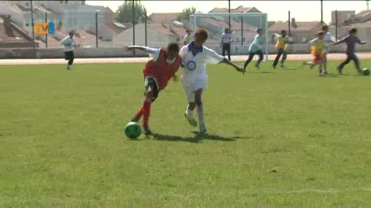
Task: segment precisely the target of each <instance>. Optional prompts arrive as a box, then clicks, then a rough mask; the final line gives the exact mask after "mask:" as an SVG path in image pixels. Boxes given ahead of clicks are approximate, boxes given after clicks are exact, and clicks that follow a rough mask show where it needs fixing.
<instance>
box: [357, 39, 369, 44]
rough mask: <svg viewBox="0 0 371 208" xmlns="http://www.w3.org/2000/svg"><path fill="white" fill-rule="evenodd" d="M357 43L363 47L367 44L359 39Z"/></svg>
mask: <svg viewBox="0 0 371 208" xmlns="http://www.w3.org/2000/svg"><path fill="white" fill-rule="evenodd" d="M357 43H358V44H361V45H364V44H367V42H366V41H361V40H360V39H359V38H357Z"/></svg>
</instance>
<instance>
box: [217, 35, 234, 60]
mask: <svg viewBox="0 0 371 208" xmlns="http://www.w3.org/2000/svg"><path fill="white" fill-rule="evenodd" d="M232 42H233V40H232V33H231V32H230V31H229V29H228V28H225V30H224V33H223V34H222V39H221V43H220V45H221V46H222V49H223V50H222V51H223V52H222V55H223V56H225V52H227V54H228V60H231V43H232Z"/></svg>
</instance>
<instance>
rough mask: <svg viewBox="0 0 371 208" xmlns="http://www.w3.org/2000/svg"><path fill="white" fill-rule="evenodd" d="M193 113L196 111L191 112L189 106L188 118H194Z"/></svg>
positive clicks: (187, 109) (187, 110)
mask: <svg viewBox="0 0 371 208" xmlns="http://www.w3.org/2000/svg"><path fill="white" fill-rule="evenodd" d="M193 112H194V110H190V109H189V105H188V106H187V108H186V114H187V116H188V118H193Z"/></svg>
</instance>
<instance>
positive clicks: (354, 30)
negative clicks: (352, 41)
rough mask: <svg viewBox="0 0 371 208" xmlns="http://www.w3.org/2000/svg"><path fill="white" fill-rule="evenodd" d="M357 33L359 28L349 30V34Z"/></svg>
mask: <svg viewBox="0 0 371 208" xmlns="http://www.w3.org/2000/svg"><path fill="white" fill-rule="evenodd" d="M356 32H357V28H352V29H350V30H349V34H353V33H356Z"/></svg>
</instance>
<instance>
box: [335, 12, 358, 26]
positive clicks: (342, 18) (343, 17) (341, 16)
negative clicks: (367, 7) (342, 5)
mask: <svg viewBox="0 0 371 208" xmlns="http://www.w3.org/2000/svg"><path fill="white" fill-rule="evenodd" d="M355 15H356V12H355V11H337V21H338V25H343V24H345V23H346V22H347V21H348V20H349V19H351V18H352V17H353V16H355ZM335 24H336V11H332V12H331V23H330V25H335Z"/></svg>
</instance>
